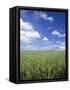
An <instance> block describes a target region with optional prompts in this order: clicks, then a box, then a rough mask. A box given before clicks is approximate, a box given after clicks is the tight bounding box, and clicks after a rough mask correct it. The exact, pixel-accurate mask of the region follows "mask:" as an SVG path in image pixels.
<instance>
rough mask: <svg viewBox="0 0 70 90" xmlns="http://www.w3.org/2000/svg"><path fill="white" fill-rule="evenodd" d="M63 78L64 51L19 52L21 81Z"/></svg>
mask: <svg viewBox="0 0 70 90" xmlns="http://www.w3.org/2000/svg"><path fill="white" fill-rule="evenodd" d="M64 77H65V52H64V51H21V52H20V78H21V80H39V79H55V78H64Z"/></svg>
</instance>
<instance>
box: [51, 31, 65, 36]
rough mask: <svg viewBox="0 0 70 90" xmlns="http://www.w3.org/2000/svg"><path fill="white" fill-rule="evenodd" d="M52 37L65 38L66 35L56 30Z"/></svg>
mask: <svg viewBox="0 0 70 90" xmlns="http://www.w3.org/2000/svg"><path fill="white" fill-rule="evenodd" d="M52 35H54V36H58V37H65V33H64V34H61V33H60V32H58V31H56V30H55V31H53V32H52Z"/></svg>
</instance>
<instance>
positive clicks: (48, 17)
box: [34, 11, 54, 22]
mask: <svg viewBox="0 0 70 90" xmlns="http://www.w3.org/2000/svg"><path fill="white" fill-rule="evenodd" d="M34 14H35V17H36V18H39V17H40V18H42V19H44V20H47V21H50V22H53V20H54V19H53V17H52V16H48V15H47V14H46V13H43V12H41V11H40V12H39V11H34Z"/></svg>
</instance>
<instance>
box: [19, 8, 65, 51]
mask: <svg viewBox="0 0 70 90" xmlns="http://www.w3.org/2000/svg"><path fill="white" fill-rule="evenodd" d="M20 48H21V50H65V13H63V12H54V11H53V12H52V11H36V10H20Z"/></svg>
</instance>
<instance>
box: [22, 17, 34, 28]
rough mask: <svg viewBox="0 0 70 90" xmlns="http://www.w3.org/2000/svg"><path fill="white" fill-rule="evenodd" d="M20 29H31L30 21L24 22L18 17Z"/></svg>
mask: <svg viewBox="0 0 70 90" xmlns="http://www.w3.org/2000/svg"><path fill="white" fill-rule="evenodd" d="M20 29H21V30H32V29H33V27H32V25H31V24H30V23H28V22H24V21H23V20H22V19H21V18H20Z"/></svg>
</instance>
